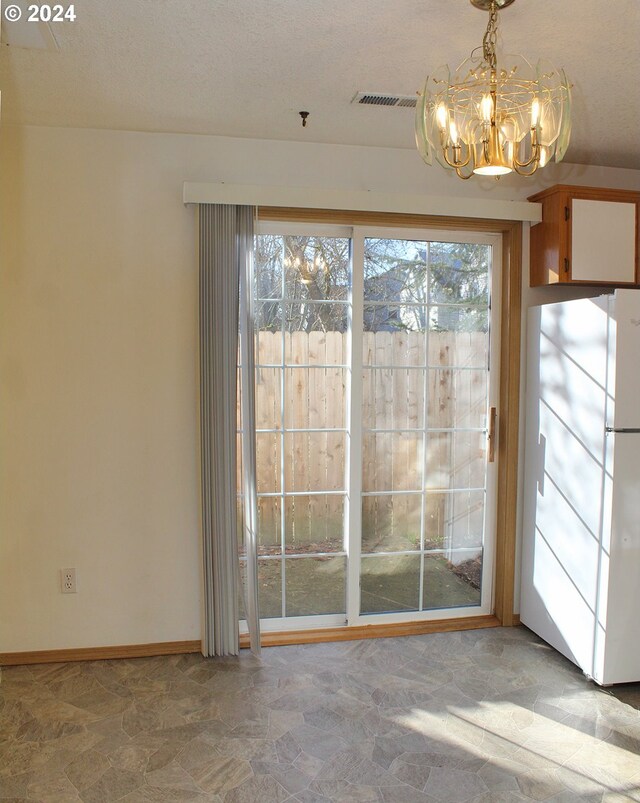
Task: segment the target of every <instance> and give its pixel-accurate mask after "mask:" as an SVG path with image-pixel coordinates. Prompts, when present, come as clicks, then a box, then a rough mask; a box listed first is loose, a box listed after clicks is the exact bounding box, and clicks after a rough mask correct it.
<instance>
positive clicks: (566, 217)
mask: <svg viewBox="0 0 640 803" xmlns="http://www.w3.org/2000/svg"><path fill="white" fill-rule="evenodd" d="M570 217H571V210H570V209H569V207H568V206H565V208H564V219H565V220H569V218H570Z"/></svg>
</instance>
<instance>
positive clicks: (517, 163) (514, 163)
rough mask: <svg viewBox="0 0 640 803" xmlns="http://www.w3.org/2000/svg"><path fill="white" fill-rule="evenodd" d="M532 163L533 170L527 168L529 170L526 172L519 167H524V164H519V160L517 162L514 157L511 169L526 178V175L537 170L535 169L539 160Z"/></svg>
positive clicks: (530, 174)
mask: <svg viewBox="0 0 640 803" xmlns="http://www.w3.org/2000/svg"><path fill="white" fill-rule="evenodd" d="M533 165H534V166H533V170H529V171H528V172H527V171H525V170H521V169H520V168H521V167H525V165H521V164H520V162H517V161H515V159H514V162H513V169H514V170H515V171H516V173H517V174H518V175H519V176H524V177H525V178H526V177H527V176H532V175H533V174H534V173H535V172H536V170H537V169H538V168H539V167H540V160H537V161H536V162H534V163H533Z"/></svg>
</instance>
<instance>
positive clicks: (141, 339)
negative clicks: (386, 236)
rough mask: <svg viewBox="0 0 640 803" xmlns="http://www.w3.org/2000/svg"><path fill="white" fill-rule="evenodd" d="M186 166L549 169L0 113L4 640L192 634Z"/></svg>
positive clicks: (328, 175)
mask: <svg viewBox="0 0 640 803" xmlns="http://www.w3.org/2000/svg"><path fill="white" fill-rule="evenodd" d="M185 180H188V181H229V182H234V183H239V184H242V183H246V184H256V183H265V184H276V185H278V184H279V185H290V186H317V187H332V188H338V189H339V188H344V189H372V190H383V191H389V192H425V193H429V194H433V195H438V194H447V195H450V196H455V195H463V194H465V193H467V194H471V193H473V194H474V195H475V196H477V197H489V198H491V197H493V198H500V199H511V198H512V199H518V200H520V199H522V198H524V197H526V195H528V194H531V193H532V192H535V191H536V190H537V189H539V188H540V186H541V182H537V183H536V182H523V181H519V180H517V179H516V180H506V181H501V182H500V183H496V182H491V183H487V182H485V183H479V184H476V183H474V182H468V183H463V182H460V181H458V180H457V179H455V178H452V177H451V176H450V175H448V174H447V173H445V171H443V170H441V169H440V168H432V169H431V170H429V169H427V168H426V167H424V166H423V165H422V163H421V162H420V159H419V157H418V156H417V154H416V153H414V152H413V151H408V150H403V151H394V150H389V149H380V148H355V147H346V146H329V145H312V144H305V143H282V142H268V141H252V140H235V139H229V138H216V137H197V136H181V135H154V134H136V133H125V132H112V131H91V130H73V129H53V128H50V129H48V128H21V129H18V128H11V127H9V128H4V129H3V130H1V131H0V204H1V206H0V224H1V227H2V228H1V230H0V259H1V262H0V271H1V272H0V415H1V418H0V461H1V462H0V471H1V474H0V652H3V651H18V650H41V649H56V648H65V647H83V646H96V645H113V644H136V643H144V642H153V641H171V640H182V639H195V638H198V637H199V634H200V558H199V543H198V473H197V418H196V413H197V394H196V375H197V367H196V366H197V356H196V343H197V329H196V314H197V306H196V296H197V273H196V251H195V219H194V210H193V209H188V208H185V207H184V206H183V205H182V203H181V192H182V182H183V181H185ZM556 181H564V182H567V183H582V184H589V183H592V184H600V185H602V186H619V187H631V188H637V187H638V173H637V172H635V173H634V172H633V171H623V170H605V169H601V168H592V169H589V168H584V167H576V166H565V167H562V166H561V168H560V169H558V170H557V171H556V172H555V174H553V175H551V174H549V173H548V172H547V175H546V177H545V179H544V181H543V182H542V183H544V184H547V185H548V184H551V183H554V182H556ZM551 292H553V291H551ZM536 297H537V296H536V294H533V295H531V294H527V299H526V300H527V302H531V301H533V300H534V299H535V298H536ZM66 566H75V567H76V569H77V572H78V593H77V594H75V595H62V594H61V593H60V585H59V569H60V568H62V567H66Z"/></svg>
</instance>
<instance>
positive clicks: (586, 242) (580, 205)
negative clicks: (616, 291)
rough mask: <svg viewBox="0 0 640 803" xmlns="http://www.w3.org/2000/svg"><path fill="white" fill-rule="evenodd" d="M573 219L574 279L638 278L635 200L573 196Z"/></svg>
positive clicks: (614, 279) (624, 279)
mask: <svg viewBox="0 0 640 803" xmlns="http://www.w3.org/2000/svg"><path fill="white" fill-rule="evenodd" d="M571 221H572V222H571V278H572V280H573V281H583V282H635V280H636V205H635V204H631V203H619V202H617V201H585V200H579V199H574V200H573V203H572V213H571Z"/></svg>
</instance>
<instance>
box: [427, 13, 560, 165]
mask: <svg viewBox="0 0 640 803" xmlns="http://www.w3.org/2000/svg"><path fill="white" fill-rule="evenodd" d="M513 2H514V0H471V3H472V5H474V6H476V8H480V9H483V10H486V11H488V12H489V23H488V25H487V30H486V32H485V35H484V39H483V41H482V46H481V47H477V48H476V49H475V50H474V51H473V52H472V53H471V55H470V57H469V58H468V59H466V60H465V61H463V62H462V64H461V65H460V66H459V67H458V69H457V70H456V71H455V72H453V74H452V72H451V70H450V68H449V66H444V67H440V68H439V69H438V70H437V71H436V72H435V73H434V74H433V75H430V76H429V77H428V78H427V80H426V81H425V85H424V89H423V91H422V92H421V93H420V95H419V98H418V104H417V107H416V144H417V146H418V151H419V153H420V155H421V156H422V158H423V160H424V161H425V162H426V163H427V164H428V165H430V164H432V162H433V155H434V154H435V157H436V159H437V161H438V162H439V163H440V164H441V165H442V166H443V167H446V168H451V169H453V170H455V172H456V174H457V175H458V176H459V177H460V178H462V179H468V178H471V176H472V175H473V174H474V173H476V174H478V175H485V176H495V177H496V178H499V177H500V176H502V175H505V174H507V173H511V172H512V171H515V172H516V173H518V174H519V175H521V176H531V175H533V174H534V173H535V172H536V170H538V168H540V167H544V166H545V165H546V164H548V162H549V161H550V160H551V159H552V158H553V157H555V161H556V162H560V161H561V160H562V159H563V158H564V155H565V153H566V152H567V148H568V146H569V138H570V136H571V88H570V84H569V82H568V81H567V77H566V75H565V73H564V70H562V69H559V70H558V69H556V68H555V67H554V66H553V65H552V64H550V63H549V62H547V61H544V60H542V59H540V60H539V61H538V63H537V65H536V66H535V68H534V67H532V66H531V64H530V63H529V62H528V61H527V60H526V59H525V58H524V57H523V56H513V55H501V56H500V60H498V57H497V55H496V43H497V32H498V11H499V9H501V8H506V7H507V6H509V5H511V4H512V3H513ZM480 50H482V55H481V56H480V54H479V53H478V55H476V53H477V52H478V51H480Z"/></svg>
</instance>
